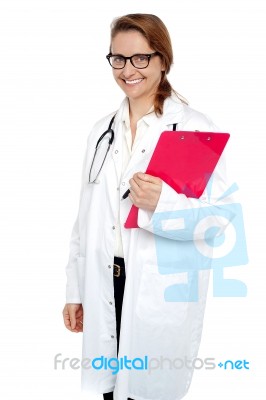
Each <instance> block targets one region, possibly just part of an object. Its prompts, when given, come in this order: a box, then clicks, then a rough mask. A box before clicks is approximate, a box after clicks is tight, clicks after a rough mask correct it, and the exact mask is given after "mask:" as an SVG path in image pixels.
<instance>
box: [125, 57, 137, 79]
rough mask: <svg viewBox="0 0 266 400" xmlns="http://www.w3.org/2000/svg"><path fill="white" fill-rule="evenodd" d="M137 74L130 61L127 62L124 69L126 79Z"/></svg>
mask: <svg viewBox="0 0 266 400" xmlns="http://www.w3.org/2000/svg"><path fill="white" fill-rule="evenodd" d="M135 72H136V68H135V67H134V65H132V64H131V62H130V60H126V65H125V66H124V68H123V75H124V76H125V78H129V77H130V76H131V75H134V73H135Z"/></svg>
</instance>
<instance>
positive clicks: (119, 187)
mask: <svg viewBox="0 0 266 400" xmlns="http://www.w3.org/2000/svg"><path fill="white" fill-rule="evenodd" d="M107 59H108V62H109V63H110V65H111V67H112V71H113V75H114V79H115V80H116V82H117V84H118V85H119V86H120V87H121V89H122V90H123V92H124V93H125V95H126V98H125V99H124V101H123V102H122V104H121V106H120V108H119V109H118V111H116V112H113V113H112V114H110V115H108V116H107V117H104V118H103V119H102V120H100V121H98V122H97V123H96V125H95V126H94V128H93V129H92V131H91V134H90V135H89V137H88V143H87V150H86V155H85V161H84V167H83V178H82V187H81V195H80V204H79V212H78V216H77V220H76V222H75V224H74V228H73V232H72V237H71V241H70V256H69V262H68V265H67V267H66V273H67V296H66V305H65V307H64V310H63V315H64V321H65V325H66V327H67V328H68V329H69V330H70V331H72V332H83V357H82V359H87V360H88V359H89V361H88V363H89V362H92V360H95V364H94V365H92V364H89V365H87V366H85V365H84V366H83V368H82V389H83V390H89V391H94V392H96V393H104V399H112V398H114V399H115V400H125V399H128V398H130V399H135V400H144V399H145V400H162V399H165V400H177V399H181V398H183V396H184V395H185V394H186V392H187V390H188V388H189V385H190V382H191V377H192V373H193V368H192V367H191V365H188V364H189V361H191V360H193V358H195V357H196V356H197V351H198V347H199V342H200V337H201V330H202V321H203V314H204V308H205V300H206V293H207V287H208V274H209V271H208V270H207V269H206V270H205V271H200V273H197V274H194V278H195V277H196V278H195V279H194V278H193V281H194V283H195V282H196V286H195V285H194V286H193V285H190V286H189V287H190V290H192V286H193V287H194V288H195V287H197V289H198V299H194V300H193V301H189V300H187V301H172V302H171V301H168V302H167V301H165V300H164V290H165V289H166V288H167V287H168V286H170V284H171V283H172V284H173V283H174V284H176V285H178V284H179V285H180V284H181V285H180V290H183V289H181V288H183V287H184V283H186V277H185V275H184V273H179V274H178V273H177V272H176V271H178V266H179V264H180V266H181V269H182V262H183V261H182V257H181V259H178V254H179V250H178V252H177V259H176V265H177V270H176V271H175V272H174V273H172V274H171V273H169V272H168V273H166V275H163V274H162V273H160V272H159V266H158V260H157V254H156V249H157V250H158V247H156V246H157V245H158V243H159V245H160V243H161V244H162V245H163V246H166V247H167V246H168V244H169V245H173V244H174V245H176V246H180V247H177V249H180V251H182V252H183V251H184V249H185V252H186V256H187V257H188V258H189V257H190V254H191V252H193V250H192V247H193V243H192V242H193V241H192V240H191V239H192V238H193V232H186V236H184V237H182V233H180V231H177V235H176V237H175V236H174V237H173V231H172V234H171V236H170V238H169V236H168V233H167V231H166V232H156V231H155V228H154V226H153V220H154V216H155V215H156V214H157V213H159V212H161V211H173V210H183V209H188V210H190V209H204V207H206V206H211V207H213V209H214V211H215V208H216V207H215V206H214V205H213V204H214V202H217V199H218V198H219V197H220V195H221V194H222V193H224V191H225V184H224V181H223V173H222V169H223V162H222V161H221V160H220V161H219V163H218V165H217V167H216V169H215V173H214V174H213V182H212V196H211V197H210V198H207V195H206V193H205V192H204V193H203V195H202V197H201V198H200V199H199V200H197V199H194V198H189V197H186V196H185V195H183V194H179V193H177V192H175V191H174V190H173V189H172V188H171V187H170V186H169V185H168V184H166V183H165V182H164V181H162V180H161V179H160V178H158V177H156V176H151V175H148V174H144V171H145V170H146V167H147V165H148V163H149V160H150V158H151V155H152V153H153V150H154V148H155V146H156V143H157V141H158V139H159V137H160V134H161V132H162V131H164V130H173V127H175V126H176V127H177V129H178V130H187V131H195V130H199V131H216V130H217V128H216V127H215V126H214V124H213V123H212V122H211V120H210V119H209V118H208V117H207V116H205V115H204V114H202V113H199V112H197V111H195V110H193V109H191V108H190V107H189V106H188V105H187V104H186V103H185V101H184V100H183V99H182V98H180V96H179V95H177V94H176V92H174V91H173V89H172V87H171V85H170V83H169V82H168V80H167V74H168V72H169V70H170V67H171V65H172V63H173V54H172V47H171V41H170V37H169V34H168V31H167V29H166V27H165V25H164V24H163V22H162V21H161V20H160V19H159V18H158V17H156V16H154V15H150V14H130V15H126V16H123V17H121V18H118V19H116V20H115V21H114V22H113V25H112V29H111V44H110V53H109V54H108V56H107ZM113 117H114V118H113ZM108 127H109V128H108ZM107 129H109V130H108V132H107V134H106V135H105V136H104V137H103V138H102V140H101V142H100V144H99V147H98V150H97V151H96V153H95V146H96V144H97V142H98V140H99V138H100V137H101V136H102V134H103V132H105V131H106V130H107ZM112 129H113V132H114V138H113V141H112V131H111V130H112ZM128 188H130V193H129V196H128V197H127V198H125V199H122V196H123V194H124V193H125V192H126V190H127V189H128ZM132 204H134V205H136V206H137V207H138V208H139V214H138V225H139V227H140V228H139V229H126V228H125V227H124V223H125V221H126V219H127V216H128V213H129V211H130V209H131V206H132ZM219 204H221V202H220V203H219V202H217V205H219ZM209 208H210V207H209ZM214 214H215V212H214ZM197 216H198V213H192V217H191V218H192V219H193V218H194V219H196V218H197ZM189 235H190V236H189ZM203 238H204V232H200V233H199V235H198V238H197V239H198V240H202V239H203ZM172 239H175V240H174V241H173V240H172ZM158 241H159V242H158ZM160 241H161V242H160ZM180 254H181V253H180ZM178 263H179V264H178ZM182 284H183V285H182ZM177 290H178V287H177ZM121 313H122V315H121ZM120 322H121V325H120ZM125 357H126V360H127V362H128V363H127V366H126V361H125ZM116 358H118V359H119V360H121V358H123V364H121V363H120V364H119V366H118V361H117V360H116ZM96 359H97V360H96ZM110 359H112V360H111V361H112V362H111V361H110ZM104 360H105V361H104ZM108 360H109V361H110V363H109V364H104V362H108ZM129 360H131V361H130V362H129ZM133 360H135V361H134V362H133ZM147 360H148V361H149V366H148V368H147V364H145V362H147ZM177 360H178V361H177ZM184 360H186V363H185V362H184ZM173 363H175V364H173ZM133 364H134V365H133ZM177 364H178V365H177ZM185 364H186V365H185ZM113 392H114V393H113Z"/></svg>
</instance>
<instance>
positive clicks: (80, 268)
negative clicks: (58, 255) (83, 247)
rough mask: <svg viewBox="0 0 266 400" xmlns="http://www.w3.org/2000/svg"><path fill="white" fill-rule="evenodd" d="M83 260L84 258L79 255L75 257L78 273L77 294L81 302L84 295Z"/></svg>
mask: <svg viewBox="0 0 266 400" xmlns="http://www.w3.org/2000/svg"><path fill="white" fill-rule="evenodd" d="M85 261H86V258H85V257H83V256H79V257H78V258H77V273H78V284H79V294H80V298H81V302H82V303H83V297H84V277H85Z"/></svg>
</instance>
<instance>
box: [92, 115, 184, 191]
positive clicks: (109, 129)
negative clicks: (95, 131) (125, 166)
mask: <svg viewBox="0 0 266 400" xmlns="http://www.w3.org/2000/svg"><path fill="white" fill-rule="evenodd" d="M115 116H116V114H115V115H114V116H113V117H112V118H111V120H110V123H109V126H108V129H107V130H106V131H104V132H103V134H102V135H101V136H100V137H99V139H98V141H97V143H96V146H95V150H94V155H93V159H92V163H91V167H90V172H89V182H88V183H98V181H97V178H98V176H99V174H100V172H101V170H102V167H103V164H104V162H105V159H106V157H107V154H108V152H109V150H110V147H111V144H112V143H113V141H114V137H115V133H114V130H113V129H112V125H113V122H114V119H115ZM177 125H178V124H177V123H175V124H173V131H176V128H177ZM108 134H110V138H109V141H108V147H107V150H106V153H105V156H104V159H103V161H102V164H101V166H100V168H99V171H98V172H97V174H96V177H95V178H94V179H93V180H92V179H91V172H92V167H93V164H94V160H95V157H96V154H97V151H98V149H99V146H100V143H101V142H102V140H103V139H104V137H105V136H106V135H108Z"/></svg>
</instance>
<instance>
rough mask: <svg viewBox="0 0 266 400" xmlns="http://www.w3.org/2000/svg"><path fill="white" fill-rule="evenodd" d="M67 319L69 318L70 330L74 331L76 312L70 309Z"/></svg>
mask: <svg viewBox="0 0 266 400" xmlns="http://www.w3.org/2000/svg"><path fill="white" fill-rule="evenodd" d="M69 318H70V324H71V329H75V328H76V310H75V309H73V308H70V310H69Z"/></svg>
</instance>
